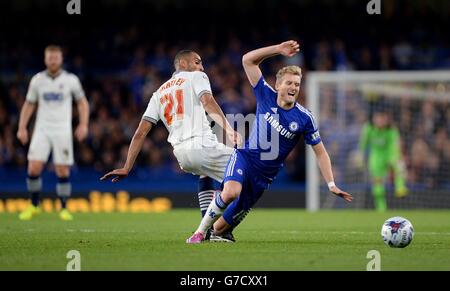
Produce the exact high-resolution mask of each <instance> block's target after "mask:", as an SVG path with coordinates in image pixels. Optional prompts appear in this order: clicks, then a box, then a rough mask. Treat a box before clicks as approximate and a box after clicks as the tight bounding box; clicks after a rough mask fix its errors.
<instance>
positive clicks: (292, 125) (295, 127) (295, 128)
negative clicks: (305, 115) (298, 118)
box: [289, 121, 298, 131]
mask: <svg viewBox="0 0 450 291" xmlns="http://www.w3.org/2000/svg"><path fill="white" fill-rule="evenodd" d="M289 129H290V130H291V131H296V130H297V129H298V123H297V122H295V121H292V122H291V123H290V124H289Z"/></svg>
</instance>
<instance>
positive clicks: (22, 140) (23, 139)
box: [17, 128, 28, 145]
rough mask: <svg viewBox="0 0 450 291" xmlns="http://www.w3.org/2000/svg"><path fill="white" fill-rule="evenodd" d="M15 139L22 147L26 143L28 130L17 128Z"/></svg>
mask: <svg viewBox="0 0 450 291" xmlns="http://www.w3.org/2000/svg"><path fill="white" fill-rule="evenodd" d="M17 138H18V139H19V141H20V143H21V144H22V145H26V144H27V143H28V130H27V129H26V128H24V129H20V128H19V130H18V131H17Z"/></svg>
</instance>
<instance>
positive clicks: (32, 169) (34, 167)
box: [28, 162, 43, 177]
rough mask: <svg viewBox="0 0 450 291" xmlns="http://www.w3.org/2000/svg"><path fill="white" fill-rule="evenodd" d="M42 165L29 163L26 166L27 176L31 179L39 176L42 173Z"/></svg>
mask: <svg viewBox="0 0 450 291" xmlns="http://www.w3.org/2000/svg"><path fill="white" fill-rule="evenodd" d="M42 168H43V165H42V164H41V163H39V162H30V163H29V164H28V175H29V176H32V177H37V176H40V175H41V173H42Z"/></svg>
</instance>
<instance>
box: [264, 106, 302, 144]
mask: <svg viewBox="0 0 450 291" xmlns="http://www.w3.org/2000/svg"><path fill="white" fill-rule="evenodd" d="M264 119H265V120H267V122H268V123H269V124H270V125H271V126H272V127H273V128H274V129H275V130H276V131H277V132H279V133H280V134H281V135H282V136H284V137H285V138H288V139H294V138H295V133H292V132H290V131H289V130H287V129H286V128H284V126H283V125H281V124H280V122H278V120H276V119H275V118H274V117H273V116H272V115H271V114H270V113H269V112H266V114H265V115H264Z"/></svg>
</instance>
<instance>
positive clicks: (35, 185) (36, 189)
mask: <svg viewBox="0 0 450 291" xmlns="http://www.w3.org/2000/svg"><path fill="white" fill-rule="evenodd" d="M43 169H44V162H43V161H29V163H28V177H27V190H28V193H29V194H30V197H31V205H30V206H28V207H27V208H26V209H25V210H24V211H22V212H21V213H20V214H19V219H20V220H30V219H31V218H33V216H35V215H37V214H39V213H41V209H40V207H39V195H40V192H41V189H42V179H41V173H42V170H43Z"/></svg>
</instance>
